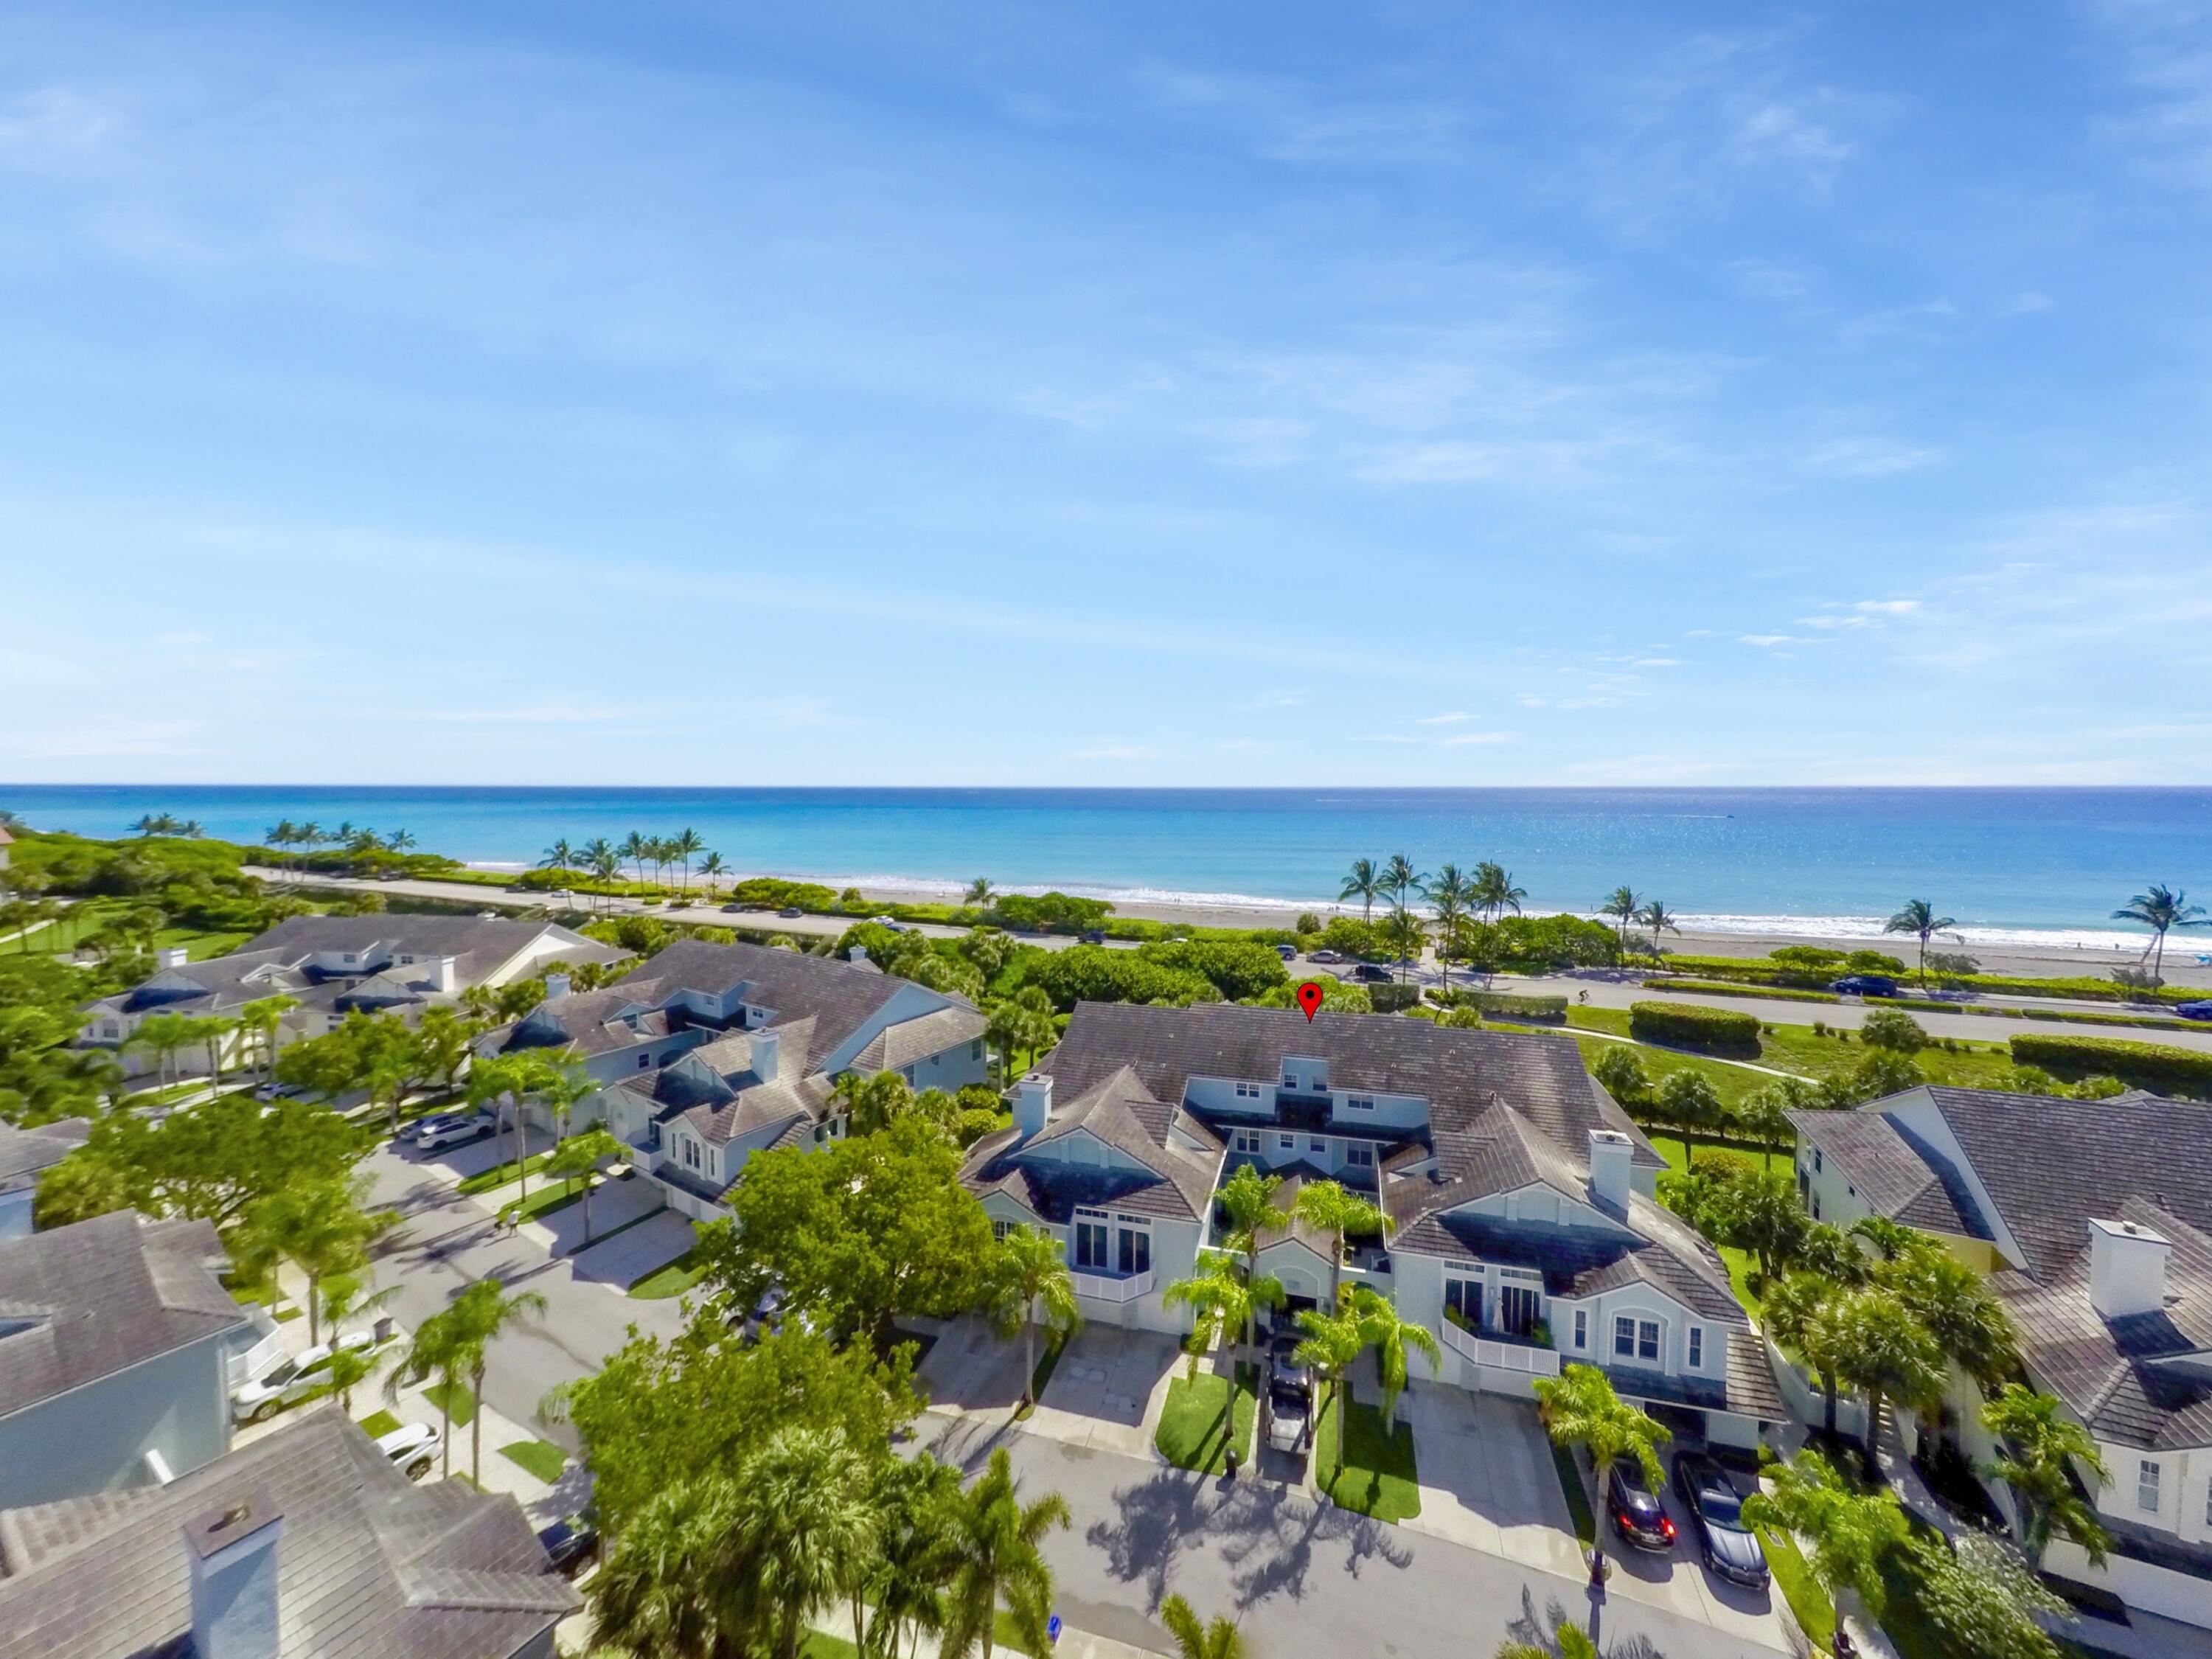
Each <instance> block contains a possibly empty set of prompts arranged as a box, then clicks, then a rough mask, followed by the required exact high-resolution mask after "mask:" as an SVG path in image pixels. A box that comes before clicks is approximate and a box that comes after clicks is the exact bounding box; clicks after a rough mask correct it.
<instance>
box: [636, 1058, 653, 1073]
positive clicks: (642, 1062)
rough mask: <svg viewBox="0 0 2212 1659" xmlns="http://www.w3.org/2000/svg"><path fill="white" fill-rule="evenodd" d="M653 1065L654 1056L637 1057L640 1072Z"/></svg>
mask: <svg viewBox="0 0 2212 1659" xmlns="http://www.w3.org/2000/svg"><path fill="white" fill-rule="evenodd" d="M652 1064H653V1056H652V1055H651V1054H640V1055H639V1056H638V1057H637V1069H638V1070H639V1071H643V1070H644V1069H645V1068H646V1067H647V1066H650V1065H652Z"/></svg>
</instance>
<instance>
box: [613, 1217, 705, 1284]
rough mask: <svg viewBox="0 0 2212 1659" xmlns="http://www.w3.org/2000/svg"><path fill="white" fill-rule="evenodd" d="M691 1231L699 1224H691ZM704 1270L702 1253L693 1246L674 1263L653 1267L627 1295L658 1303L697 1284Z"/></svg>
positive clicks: (696, 1228)
mask: <svg viewBox="0 0 2212 1659" xmlns="http://www.w3.org/2000/svg"><path fill="white" fill-rule="evenodd" d="M691 1230H692V1231H693V1232H695V1233H696V1231H698V1230H699V1224H698V1223H697V1222H696V1221H695V1222H693V1223H692V1224H691ZM706 1270H707V1264H706V1262H705V1261H704V1260H703V1258H702V1252H701V1250H700V1249H699V1247H698V1246H697V1245H696V1244H694V1245H693V1246H692V1247H691V1248H690V1249H688V1250H686V1251H684V1254H683V1255H679V1256H678V1257H677V1258H676V1260H675V1261H671V1262H669V1263H668V1264H667V1265H666V1266H665V1267H655V1268H654V1269H653V1271H652V1272H651V1273H647V1274H646V1275H645V1277H644V1278H642V1279H638V1280H637V1281H636V1282H635V1283H634V1284H633V1285H631V1286H630V1287H629V1293H630V1294H631V1295H632V1296H634V1297H637V1298H639V1299H640V1300H641V1301H645V1302H658V1301H660V1300H662V1299H664V1298H665V1297H671V1296H681V1295H683V1294H684V1291H688V1290H690V1288H691V1287H692V1286H693V1285H696V1284H697V1283H698V1282H699V1279H700V1275H701V1274H702V1273H705V1272H706Z"/></svg>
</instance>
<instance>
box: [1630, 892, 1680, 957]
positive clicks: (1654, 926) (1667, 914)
mask: <svg viewBox="0 0 2212 1659" xmlns="http://www.w3.org/2000/svg"><path fill="white" fill-rule="evenodd" d="M1636 920H1637V921H1638V923H1639V924H1641V925H1642V926H1644V927H1649V928H1650V930H1651V954H1652V955H1653V956H1655V957H1656V956H1657V955H1659V954H1660V945H1659V935H1660V934H1662V933H1680V932H1681V931H1682V929H1681V927H1680V923H1679V922H1678V921H1676V919H1675V916H1674V912H1673V911H1672V910H1669V909H1668V908H1667V906H1666V904H1665V903H1664V902H1662V901H1661V900H1658V899H1646V900H1644V908H1642V909H1641V910H1638V912H1637V913H1636Z"/></svg>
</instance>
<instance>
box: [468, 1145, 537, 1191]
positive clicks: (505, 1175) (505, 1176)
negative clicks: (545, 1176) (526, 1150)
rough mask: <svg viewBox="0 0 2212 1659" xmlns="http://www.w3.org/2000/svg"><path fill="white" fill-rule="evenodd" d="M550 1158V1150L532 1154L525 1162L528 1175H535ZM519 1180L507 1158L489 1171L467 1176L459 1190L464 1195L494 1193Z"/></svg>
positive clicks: (478, 1171)
mask: <svg viewBox="0 0 2212 1659" xmlns="http://www.w3.org/2000/svg"><path fill="white" fill-rule="evenodd" d="M552 1156H553V1153H552V1152H551V1150H550V1148H549V1149H548V1150H546V1151H544V1152H532V1154H531V1155H530V1158H529V1159H528V1160H527V1163H528V1168H529V1171H530V1173H531V1174H532V1175H536V1174H537V1173H538V1171H539V1170H542V1169H544V1167H545V1163H546V1160H547V1159H548V1158H551V1157H552ZM521 1178H522V1176H521V1175H520V1173H519V1172H518V1171H517V1170H516V1169H515V1167H514V1160H513V1158H509V1159H507V1161H506V1162H505V1163H502V1164H493V1165H492V1166H491V1168H489V1170H477V1173H476V1174H474V1175H472V1176H467V1177H466V1178H465V1179H464V1180H463V1181H462V1182H461V1183H460V1187H459V1190H460V1191H461V1192H463V1193H465V1194H475V1193H489V1192H495V1191H496V1190H497V1189H498V1188H501V1187H509V1186H512V1185H513V1184H514V1182H517V1181H520V1179H521Z"/></svg>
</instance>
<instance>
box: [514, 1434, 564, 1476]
mask: <svg viewBox="0 0 2212 1659" xmlns="http://www.w3.org/2000/svg"><path fill="white" fill-rule="evenodd" d="M499 1455H501V1457H504V1458H506V1459H507V1461H508V1462H511V1463H519V1464H520V1465H521V1466H522V1467H523V1468H526V1469H527V1470H529V1471H530V1473H531V1474H534V1475H536V1476H537V1477H538V1479H539V1480H543V1481H544V1483H545V1484H546V1485H547V1486H551V1485H553V1483H554V1482H556V1480H560V1478H561V1471H562V1469H564V1468H568V1453H566V1452H564V1451H562V1449H560V1448H559V1447H558V1446H556V1445H555V1444H554V1443H552V1442H551V1441H550V1440H518V1441H516V1442H515V1443H513V1445H511V1446H501V1448H500V1449H499Z"/></svg>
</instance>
